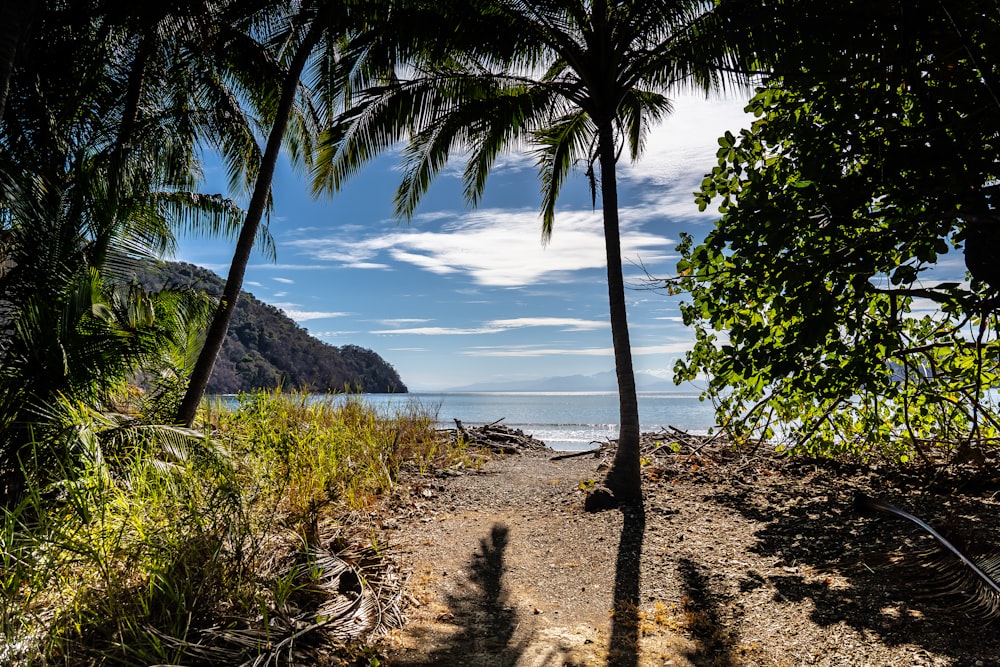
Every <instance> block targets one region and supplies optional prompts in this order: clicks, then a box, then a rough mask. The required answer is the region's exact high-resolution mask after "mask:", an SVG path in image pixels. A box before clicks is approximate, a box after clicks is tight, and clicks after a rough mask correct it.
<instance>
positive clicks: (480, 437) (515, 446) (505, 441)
mask: <svg viewBox="0 0 1000 667" xmlns="http://www.w3.org/2000/svg"><path fill="white" fill-rule="evenodd" d="M502 421H503V419H498V420H497V421H495V422H493V423H492V424H483V425H482V426H465V425H463V424H462V422H461V421H460V420H458V419H456V420H455V428H453V429H440V430H439V431H438V433H440V434H442V435H443V436H445V437H447V438H449V439H451V441H452V442H459V441H461V442H464V443H466V444H468V445H469V446H471V447H474V448H477V449H484V450H487V451H489V452H492V453H494V454H517V453H519V452H522V451H524V450H526V449H534V450H547V449H548V447H547V446H546V445H545V443H544V442H542V441H541V440H536V439H535V438H534V437H533V436H530V435H527V434H525V432H524V431H522V430H521V429H519V428H518V429H514V428H510V427H508V426H504V425H503V424H501V423H500V422H502Z"/></svg>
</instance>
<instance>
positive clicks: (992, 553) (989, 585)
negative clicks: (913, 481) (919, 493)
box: [855, 494, 1000, 621]
mask: <svg viewBox="0 0 1000 667" xmlns="http://www.w3.org/2000/svg"><path fill="white" fill-rule="evenodd" d="M855 506H856V507H857V508H858V509H859V510H860V511H862V512H868V513H871V512H879V513H882V514H888V515H890V516H895V517H898V518H900V519H904V520H906V521H909V522H910V523H911V524H913V525H915V526H917V527H918V528H919V529H920V530H921V531H922V533H923V534H924V535H925V536H927V537H929V538H930V539H931V540H932V545H930V547H929V548H923V549H915V550H912V551H910V552H909V553H907V554H905V555H904V556H902V557H898V558H896V559H893V560H895V561H896V562H897V563H899V564H901V565H903V566H904V567H906V568H907V569H909V570H910V572H911V573H912V576H913V577H914V578H915V579H916V580H917V581H916V583H917V585H918V586H919V588H921V589H922V591H923V594H922V597H928V598H954V599H956V600H957V603H955V604H954V605H953V607H954V608H955V609H957V610H959V611H963V612H966V613H968V614H970V615H973V616H975V617H978V618H981V619H983V620H986V621H994V620H996V619H998V618H1000V546H998V545H996V544H989V543H985V542H982V541H978V540H966V539H964V538H958V537H951V538H950V539H949V538H947V537H945V536H944V535H943V534H942V533H940V532H939V531H937V530H936V529H935V528H933V527H932V526H931V525H930V524H928V523H927V522H925V521H923V520H922V519H920V518H918V517H916V516H914V515H913V514H910V513H909V512H906V511H905V510H901V509H899V508H898V507H895V506H893V505H890V504H889V503H887V502H885V501H882V500H875V499H873V498H870V497H868V496H866V495H863V494H858V496H857V497H856V498H855Z"/></svg>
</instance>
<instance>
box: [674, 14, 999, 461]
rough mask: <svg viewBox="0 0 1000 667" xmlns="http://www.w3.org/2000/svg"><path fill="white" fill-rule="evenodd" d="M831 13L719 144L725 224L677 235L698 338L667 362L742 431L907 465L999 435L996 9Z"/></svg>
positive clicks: (711, 189) (709, 192)
mask: <svg viewBox="0 0 1000 667" xmlns="http://www.w3.org/2000/svg"><path fill="white" fill-rule="evenodd" d="M789 4H792V5H794V4H796V3H789ZM847 5H850V6H847ZM822 15H823V17H824V18H823V21H824V29H823V30H822V31H820V32H818V33H813V32H811V31H803V34H808V35H809V37H808V41H806V40H801V41H800V42H799V43H797V44H796V45H795V46H796V47H797V51H795V49H790V51H791V52H792V55H796V54H797V59H798V62H797V64H798V67H795V68H792V67H788V68H786V69H785V70H783V71H782V75H781V76H773V77H771V78H770V79H769V80H768V82H767V83H766V85H764V86H763V87H762V88H761V89H760V91H759V92H758V94H757V95H756V97H754V99H753V100H752V101H751V102H750V107H749V108H750V109H751V110H752V111H753V112H754V114H755V116H756V118H757V119H756V120H755V121H754V123H753V125H752V126H751V127H750V128H748V129H745V130H743V131H742V132H741V133H740V135H739V136H733V135H732V134H727V135H726V136H725V137H723V138H721V139H720V140H719V144H720V149H719V152H718V156H719V163H718V166H717V167H716V168H714V169H713V170H712V173H711V174H709V175H708V176H707V177H706V178H705V181H704V183H703V185H702V189H701V192H700V193H699V194H698V195H697V197H698V201H699V203H700V205H701V206H702V208H703V209H704V208H705V207H707V206H708V205H709V204H710V203H711V204H713V205H717V206H718V207H719V211H720V213H721V214H722V217H721V219H720V220H719V221H718V222H717V223H716V226H715V229H714V230H713V231H712V232H711V233H709V234H708V236H707V238H705V240H704V241H703V242H701V243H695V242H694V239H693V238H691V237H687V238H686V239H685V240H684V242H683V243H682V244H681V252H682V254H683V260H682V261H681V262H680V263H679V266H678V268H679V273H680V278H679V281H678V282H677V283H674V284H673V285H672V288H673V287H677V286H678V285H679V286H680V287H681V288H682V289H684V290H688V291H690V295H691V301H690V302H689V303H688V304H687V306H686V307H685V308H684V310H683V312H684V319H685V322H686V323H688V324H690V325H693V327H694V329H695V332H696V334H697V343H696V345H695V348H694V350H693V351H692V352H691V353H689V354H688V355H687V358H686V360H685V361H684V362H682V363H679V364H678V366H677V370H678V375H679V377H681V378H694V377H696V376H698V375H699V374H705V375H707V376H708V378H709V389H708V394H709V395H710V396H711V397H712V398H713V399H715V400H717V401H718V402H719V405H720V409H721V412H722V414H723V419H724V420H725V421H726V423H727V425H728V427H729V428H730V429H731V430H732V431H733V432H734V435H736V436H737V437H743V438H745V437H753V436H764V437H771V436H773V435H775V434H776V433H780V434H781V435H783V436H784V437H786V438H787V440H788V442H789V444H791V445H794V446H796V447H798V448H804V449H806V450H807V451H810V452H814V453H825V454H833V453H837V452H852V453H856V452H862V453H866V454H867V453H872V452H887V453H890V454H892V455H893V456H897V457H899V458H901V459H903V460H906V459H907V458H909V457H912V456H913V455H914V454H917V455H921V456H925V457H928V458H930V457H933V456H934V452H935V451H936V450H935V447H936V446H942V447H944V448H946V449H949V450H957V451H959V452H963V453H965V452H968V451H969V447H970V445H971V446H973V447H979V446H987V447H993V446H995V444H996V443H997V442H998V440H997V439H998V437H1000V421H998V418H1000V415H998V413H997V406H996V402H995V392H994V391H992V390H994V389H995V388H997V387H998V386H1000V342H998V340H997V326H998V320H997V316H996V306H997V295H998V291H997V290H998V288H1000V262H998V261H997V260H998V257H1000V256H998V250H997V249H998V247H1000V246H998V241H1000V214H998V211H997V192H998V188H1000V182H998V178H1000V98H998V93H1000V88H998V85H997V84H998V81H1000V76H998V75H1000V63H998V62H997V61H996V60H995V59H993V58H989V57H988V56H987V54H990V53H994V52H995V51H996V49H997V47H998V46H1000V13H998V12H997V9H996V5H995V4H994V3H989V2H963V3H955V4H954V5H953V4H951V3H938V2H917V3H913V2H898V3H897V2H886V3H878V4H873V5H865V7H860V6H856V5H854V4H851V3H846V4H845V7H844V13H843V15H840V14H838V12H837V11H830V10H829V9H828V8H824V10H823V11H822ZM810 18H811V20H812V22H813V23H814V24H816V25H817V26H818V22H817V21H818V19H819V15H818V14H814V15H811V16H806V17H805V18H803V19H802V22H803V24H806V25H808V21H809V20H810ZM858 25H864V26H866V29H865V31H863V33H862V31H859V30H858V27H857V26H858ZM869 29H870V30H869ZM963 259H964V264H965V267H962V260H963ZM964 268H967V269H968V271H969V272H970V273H971V280H969V279H968V278H966V279H963V277H962V274H963V273H964ZM942 274H944V276H942ZM942 277H947V278H948V280H947V281H944V280H942Z"/></svg>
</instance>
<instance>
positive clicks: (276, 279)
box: [272, 278, 295, 285]
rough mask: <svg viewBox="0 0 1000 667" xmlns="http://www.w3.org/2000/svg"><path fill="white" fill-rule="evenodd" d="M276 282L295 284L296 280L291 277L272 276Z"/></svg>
mask: <svg viewBox="0 0 1000 667" xmlns="http://www.w3.org/2000/svg"><path fill="white" fill-rule="evenodd" d="M272 280H273V281H274V282H276V283H281V284H282V285H294V284H295V281H294V280H292V279H291V278H272Z"/></svg>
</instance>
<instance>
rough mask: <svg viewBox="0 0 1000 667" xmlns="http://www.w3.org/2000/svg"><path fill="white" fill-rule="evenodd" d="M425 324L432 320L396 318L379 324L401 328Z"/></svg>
mask: <svg viewBox="0 0 1000 667" xmlns="http://www.w3.org/2000/svg"><path fill="white" fill-rule="evenodd" d="M424 322H430V320H428V319H426V318H419V317H396V318H393V319H391V320H378V323H379V324H381V325H382V326H386V327H399V326H403V325H405V324H423V323H424Z"/></svg>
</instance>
